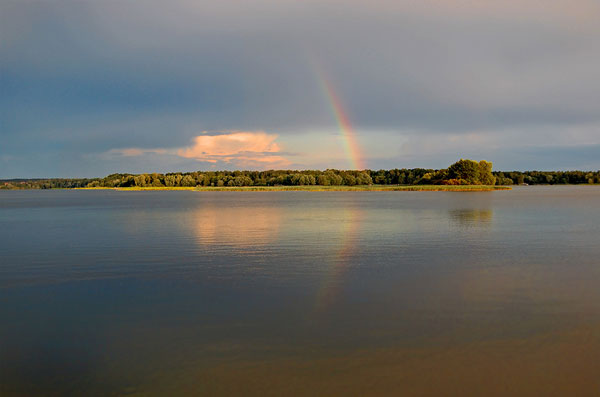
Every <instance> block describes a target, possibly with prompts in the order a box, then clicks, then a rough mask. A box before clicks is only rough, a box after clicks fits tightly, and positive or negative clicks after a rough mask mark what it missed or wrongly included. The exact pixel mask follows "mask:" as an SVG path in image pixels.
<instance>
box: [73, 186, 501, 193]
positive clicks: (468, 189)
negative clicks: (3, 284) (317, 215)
mask: <svg viewBox="0 0 600 397" xmlns="http://www.w3.org/2000/svg"><path fill="white" fill-rule="evenodd" d="M511 189H512V188H511V187H510V186H499V185H493V186H487V185H368V186H367V185H365V186H344V185H341V186H318V185H317V186H205V187H204V186H203V187H197V186H196V187H181V186H177V187H164V186H162V187H137V186H136V187H83V188H74V189H73V190H119V191H155V190H185V191H194V192H281V191H307V192H387V191H403V192H489V191H495V190H511Z"/></svg>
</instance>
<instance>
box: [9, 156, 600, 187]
mask: <svg viewBox="0 0 600 397" xmlns="http://www.w3.org/2000/svg"><path fill="white" fill-rule="evenodd" d="M595 183H600V171H595V172H586V171H525V172H521V171H511V172H498V171H492V163H490V162H488V161H483V160H482V161H480V162H476V161H472V160H463V159H461V160H459V161H457V162H456V163H454V164H452V165H451V166H450V167H448V168H446V169H442V170H434V169H424V168H413V169H405V168H402V169H391V170H378V171H375V170H364V171H343V170H334V169H329V170H325V171H319V170H307V171H293V170H269V171H197V172H184V173H182V172H175V173H167V174H158V173H152V174H139V175H132V174H112V175H108V176H107V177H104V178H89V179H60V178H54V179H11V180H0V189H61V188H62V189H68V188H81V187H110V188H112V187H178V186H182V187H202V186H294V185H321V186H330V185H332V186H335V185H347V186H353V185H371V184H376V185H419V184H421V185H432V184H442V185H494V184H495V185H522V184H528V185H540V184H549V185H556V184H561V185H564V184H595Z"/></svg>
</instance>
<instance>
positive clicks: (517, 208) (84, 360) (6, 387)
mask: <svg viewBox="0 0 600 397" xmlns="http://www.w3.org/2000/svg"><path fill="white" fill-rule="evenodd" d="M598 258H600V188H598V187H591V186H581V187H575V186H571V187H523V188H515V189H514V190H512V191H498V192H483V193H449V192H186V191H172V192H169V191H167V192H164V191H163V192H161V191H156V192H119V191H60V190H55V191H0V395H2V396H21V395H87V396H93V395H150V396H152V395H260V396H262V395H324V396H331V395H365V394H372V395H456V396H464V395H487V396H490V395H540V396H548V395H578V396H585V395H590V396H598V395H600V377H599V376H598V374H599V373H600V263H599V259H598Z"/></svg>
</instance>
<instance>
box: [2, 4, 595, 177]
mask: <svg viewBox="0 0 600 397" xmlns="http://www.w3.org/2000/svg"><path fill="white" fill-rule="evenodd" d="M467 3H468V2H466V3H465V2H458V3H456V5H455V6H448V5H446V4H445V3H444V2H443V1H432V2H428V3H427V5H417V4H416V3H415V2H387V1H380V2H375V3H373V4H371V5H369V6H366V5H365V4H366V3H364V2H359V1H350V2H343V4H342V3H340V2H336V1H327V2H323V1H319V2H317V1H314V2H313V1H306V2H290V1H284V0H282V1H254V2H237V1H229V0H222V1H200V2H197V1H194V2H192V1H190V2H187V1H181V2H173V3H170V4H169V5H168V6H167V5H165V3H164V2H159V1H148V2H90V3H87V2H77V1H58V2H52V3H47V2H18V1H9V2H4V3H2V5H0V36H1V37H2V40H1V41H0V54H1V57H0V70H1V73H0V85H1V86H2V90H1V92H0V116H1V125H0V127H1V134H2V139H3V145H1V146H0V154H3V155H9V154H10V155H13V156H16V157H19V156H33V155H34V154H35V155H37V154H39V153H41V152H44V151H50V153H49V154H48V155H49V156H50V157H52V155H53V154H52V153H55V154H59V153H63V154H64V153H71V152H72V151H74V150H77V151H80V152H81V153H102V152H104V151H106V150H108V149H110V148H113V147H128V146H132V147H133V146H135V147H148V148H152V147H177V146H181V145H183V144H185V143H187V142H189V140H190V138H191V137H193V136H194V135H197V133H198V132H199V131H202V130H266V131H270V132H276V133H278V134H280V135H281V136H283V137H284V136H285V135H287V134H301V133H303V132H305V131H308V130H315V129H319V130H327V129H330V130H331V129H334V128H335V120H334V118H333V117H332V113H331V110H330V108H329V105H328V103H327V99H326V98H325V96H324V95H323V92H322V91H321V88H320V87H319V81H318V76H317V75H316V72H315V70H314V69H313V66H312V64H313V63H315V62H316V63H318V64H319V65H320V67H321V68H322V69H323V70H324V71H325V72H326V74H327V75H328V76H329V79H330V80H331V82H332V84H333V85H334V86H335V87H336V89H337V90H338V93H339V96H340V97H341V99H342V101H343V102H344V104H345V107H346V110H347V112H348V114H349V116H350V119H351V121H352V122H353V123H354V125H355V126H356V129H357V133H358V135H359V136H363V138H366V139H368V137H365V136H364V135H366V134H367V132H365V131H371V130H377V129H379V130H385V131H406V130H411V131H416V133H418V134H420V135H423V136H426V135H432V134H433V135H437V134H461V133H471V132H473V131H481V132H480V133H481V134H485V133H487V132H488V131H495V132H498V131H502V130H504V129H507V128H512V129H521V130H522V131H523V133H524V134H534V135H535V134H537V133H538V131H539V129H540V127H542V126H546V125H553V126H554V127H556V128H563V127H564V128H569V127H570V126H572V125H578V124H582V123H596V122H598V121H599V119H600V75H599V72H598V70H600V50H599V49H598V46H597V43H598V40H599V39H600V27H599V26H597V25H594V24H593V23H592V22H593V18H586V17H585V15H584V16H580V15H579V14H578V13H577V12H576V11H577V8H578V7H580V8H581V10H582V11H581V12H582V13H585V12H586V11H585V10H590V9H591V10H594V8H593V5H590V3H589V2H587V1H582V2H581V3H579V2H575V3H567V2H566V1H565V2H560V1H558V2H552V4H550V5H549V6H548V9H546V10H537V11H536V9H535V7H534V6H533V5H534V3H533V2H510V1H509V2H507V3H506V4H507V5H506V6H505V7H506V10H505V9H503V8H502V7H504V6H490V7H491V8H490V10H486V9H485V6H481V5H480V6H478V7H468V4H467ZM588 13H589V12H588ZM577 18H579V19H577ZM576 22H577V23H578V24H577V25H574V23H576ZM575 143H577V142H575ZM382 144H384V143H382ZM468 150H469V148H468V147H467V148H465V151H468ZM497 154H498V155H502V156H507V154H502V153H497ZM532 156H533V155H532ZM573 156H575V154H573ZM507 158H508V157H507ZM532 158H535V159H536V160H535V161H536V163H535V164H537V163H538V162H539V163H540V165H543V164H544V161H546V160H544V158H543V156H541V157H540V156H537V157H536V156H533V157H532ZM548 158H549V157H548ZM80 160H81V161H82V162H84V161H85V160H84V159H80ZM373 161H374V162H375V165H377V164H378V163H377V161H379V164H382V165H383V164H384V163H385V160H384V159H377V158H374V160H373ZM548 161H549V160H548ZM51 162H52V161H50V160H49V161H48V163H51ZM14 169H16V168H14ZM59 171H60V170H59V169H58V168H57V172H59ZM15 172H17V171H15Z"/></svg>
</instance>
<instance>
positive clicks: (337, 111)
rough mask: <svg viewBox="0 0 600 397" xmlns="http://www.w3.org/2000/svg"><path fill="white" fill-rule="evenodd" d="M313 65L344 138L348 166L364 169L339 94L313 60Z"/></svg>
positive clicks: (360, 154) (358, 148) (360, 152)
mask: <svg viewBox="0 0 600 397" xmlns="http://www.w3.org/2000/svg"><path fill="white" fill-rule="evenodd" d="M313 65H314V66H313V69H314V70H315V72H316V74H317V76H318V78H319V83H320V86H321V89H322V90H323V92H324V93H325V96H326V97H327V100H328V101H329V105H330V106H331V110H332V112H333V115H334V117H335V120H336V122H337V124H338V127H339V129H340V131H341V133H342V136H343V138H344V147H345V150H346V154H347V156H348V159H349V161H350V167H351V168H352V169H355V170H364V169H366V166H365V163H364V160H363V158H364V156H363V154H362V151H361V150H360V145H359V142H358V140H357V138H356V133H355V132H354V128H352V124H351V123H350V119H349V117H348V115H347V114H346V112H345V111H344V106H343V103H342V101H341V100H340V98H339V96H338V95H337V94H336V91H335V89H334V87H333V85H332V84H331V82H330V80H329V79H328V78H327V76H326V74H325V73H324V72H323V70H322V69H321V68H320V67H318V66H317V64H316V63H314V62H313Z"/></svg>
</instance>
